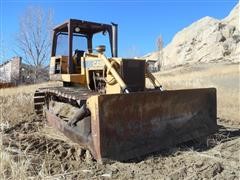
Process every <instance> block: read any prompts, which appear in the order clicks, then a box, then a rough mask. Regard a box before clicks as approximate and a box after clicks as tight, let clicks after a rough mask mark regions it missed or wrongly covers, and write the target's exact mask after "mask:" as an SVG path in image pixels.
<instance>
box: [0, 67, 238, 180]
mask: <svg viewBox="0 0 240 180" xmlns="http://www.w3.org/2000/svg"><path fill="white" fill-rule="evenodd" d="M231 68H232V67H231ZM163 76H164V75H162V76H161V77H162V78H163ZM165 76H166V77H167V78H169V74H168V75H166V74H165ZM193 77H194V76H193ZM234 77H235V74H234ZM178 78H179V77H178ZM159 79H160V78H159ZM171 81H173V79H171V78H169V81H168V82H169V84H167V85H168V86H169V87H170V85H171V84H170V82H171ZM221 83H222V81H221ZM183 85H186V84H183ZM213 85H214V84H213ZM43 86H44V85H43ZM193 86H194V85H193ZM217 86H220V85H219V84H217ZM35 88H37V87H36V86H34V87H32V86H28V87H20V88H14V89H10V90H6V89H5V90H1V92H0V103H1V113H0V115H1V116H0V117H1V124H0V136H1V137H2V138H1V143H0V179H27V178H28V179H173V180H174V179H233V180H234V179H236V180H237V179H239V178H240V162H239V161H240V122H239V121H238V120H236V118H232V119H231V118H229V119H227V118H226V117H228V116H227V111H228V109H224V107H228V106H232V108H233V109H235V110H236V109H237V110H238V109H239V106H238V104H237V103H238V102H237V103H235V106H233V105H232V104H230V105H229V104H227V103H228V101H225V102H226V103H225V104H224V105H222V104H220V108H222V111H224V112H223V113H222V114H223V115H224V114H226V116H221V115H222V114H221V113H220V116H219V118H218V125H219V131H218V132H217V133H215V134H213V135H211V136H209V137H208V138H207V141H206V142H204V143H200V142H197V141H191V142H187V143H183V144H180V145H178V146H176V147H172V148H169V149H165V150H162V151H160V152H156V153H151V154H148V155H146V156H143V157H138V158H136V159H132V160H128V161H126V162H117V161H108V162H106V163H104V164H99V163H97V162H96V161H94V160H93V159H92V157H91V155H90V153H89V152H88V151H86V150H83V149H81V148H80V147H79V146H78V145H77V144H74V143H72V142H71V141H69V140H68V139H67V138H66V137H64V136H63V135H62V134H60V133H58V132H56V131H55V130H54V129H52V128H50V127H48V126H47V125H46V121H45V119H44V118H42V119H41V118H38V117H36V115H35V114H34V112H33V109H32V107H33V102H32V98H33V94H32V92H33V91H34V89H35ZM220 88H221V87H220ZM224 88H225V89H227V88H226V87H225V85H224ZM230 88H231V87H230ZM227 93H228V91H227V90H226V94H227ZM226 94H225V95H224V96H220V97H219V98H226ZM238 95H239V94H238V93H237V94H234V95H233V94H231V96H229V97H230V98H234V97H235V101H236V98H238ZM231 113H232V114H233V115H235V114H237V113H239V112H238V111H237V112H231ZM234 117H236V116H234Z"/></svg>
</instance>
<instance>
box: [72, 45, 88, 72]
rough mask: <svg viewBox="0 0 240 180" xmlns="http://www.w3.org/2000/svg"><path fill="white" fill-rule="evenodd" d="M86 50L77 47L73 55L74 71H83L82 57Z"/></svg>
mask: <svg viewBox="0 0 240 180" xmlns="http://www.w3.org/2000/svg"><path fill="white" fill-rule="evenodd" d="M84 52H85V51H82V50H78V49H76V50H75V51H74V55H73V63H74V64H75V66H74V73H81V57H83V55H84Z"/></svg>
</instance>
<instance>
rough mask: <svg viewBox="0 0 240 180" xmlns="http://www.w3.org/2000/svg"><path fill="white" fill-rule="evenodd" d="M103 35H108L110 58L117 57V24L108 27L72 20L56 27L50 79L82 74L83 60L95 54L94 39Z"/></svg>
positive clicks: (106, 25)
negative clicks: (84, 57) (85, 55)
mask: <svg viewBox="0 0 240 180" xmlns="http://www.w3.org/2000/svg"><path fill="white" fill-rule="evenodd" d="M101 33H102V34H103V35H106V34H108V37H107V39H108V40H109V44H110V45H109V46H110V56H111V57H117V24H114V23H112V24H111V25H108V24H102V23H95V22H89V21H83V20H76V19H70V20H68V21H66V22H65V23H63V24H61V25H59V26H57V27H55V28H54V29H53V39H52V50H51V63H50V78H51V75H52V77H54V76H56V74H80V73H81V69H82V67H81V63H82V62H81V58H82V57H83V56H84V54H85V53H93V39H94V37H96V36H97V35H99V34H101ZM105 39H106V38H105ZM51 79H54V78H51ZM55 79H56V78H55ZM57 79H59V78H57Z"/></svg>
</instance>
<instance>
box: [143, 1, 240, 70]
mask: <svg viewBox="0 0 240 180" xmlns="http://www.w3.org/2000/svg"><path fill="white" fill-rule="evenodd" d="M239 42H240V32H239V4H238V5H236V7H234V9H233V10H232V11H231V13H230V14H229V15H228V16H227V17H226V18H225V19H222V20H218V19H215V18H212V17H208V16H207V17H204V18H202V19H200V20H198V21H197V22H194V23H193V24H191V25H190V26H188V27H186V28H184V29H183V30H181V31H180V32H178V33H177V34H176V35H175V37H174V38H173V40H172V42H171V43H170V44H168V45H167V46H166V47H165V48H164V50H163V67H164V68H165V69H166V68H167V69H168V68H172V67H176V66H179V65H184V64H195V63H209V62H222V61H224V62H230V63H232V62H234V63H235V62H240V58H239V56H240V46H239V44H240V43H239ZM157 54H158V53H157V52H153V53H151V54H150V55H148V57H147V59H157Z"/></svg>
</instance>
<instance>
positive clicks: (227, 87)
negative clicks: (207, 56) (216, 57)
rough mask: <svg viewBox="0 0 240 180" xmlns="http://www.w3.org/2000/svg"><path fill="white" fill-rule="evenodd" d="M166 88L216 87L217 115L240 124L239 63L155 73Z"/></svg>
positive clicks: (198, 66)
mask: <svg viewBox="0 0 240 180" xmlns="http://www.w3.org/2000/svg"><path fill="white" fill-rule="evenodd" d="M155 75H156V77H157V78H158V80H159V81H160V82H161V84H162V85H163V87H165V88H166V89H188V88H207V87H215V88H216V89H217V109H218V117H220V118H223V119H226V120H230V122H233V123H237V124H240V91H239V89H240V66H239V64H232V65H225V64H210V65H209V64H208V65H204V64H203V65H196V66H193V67H188V68H182V67H180V68H177V69H174V70H170V71H165V72H161V73H157V74H155Z"/></svg>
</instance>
